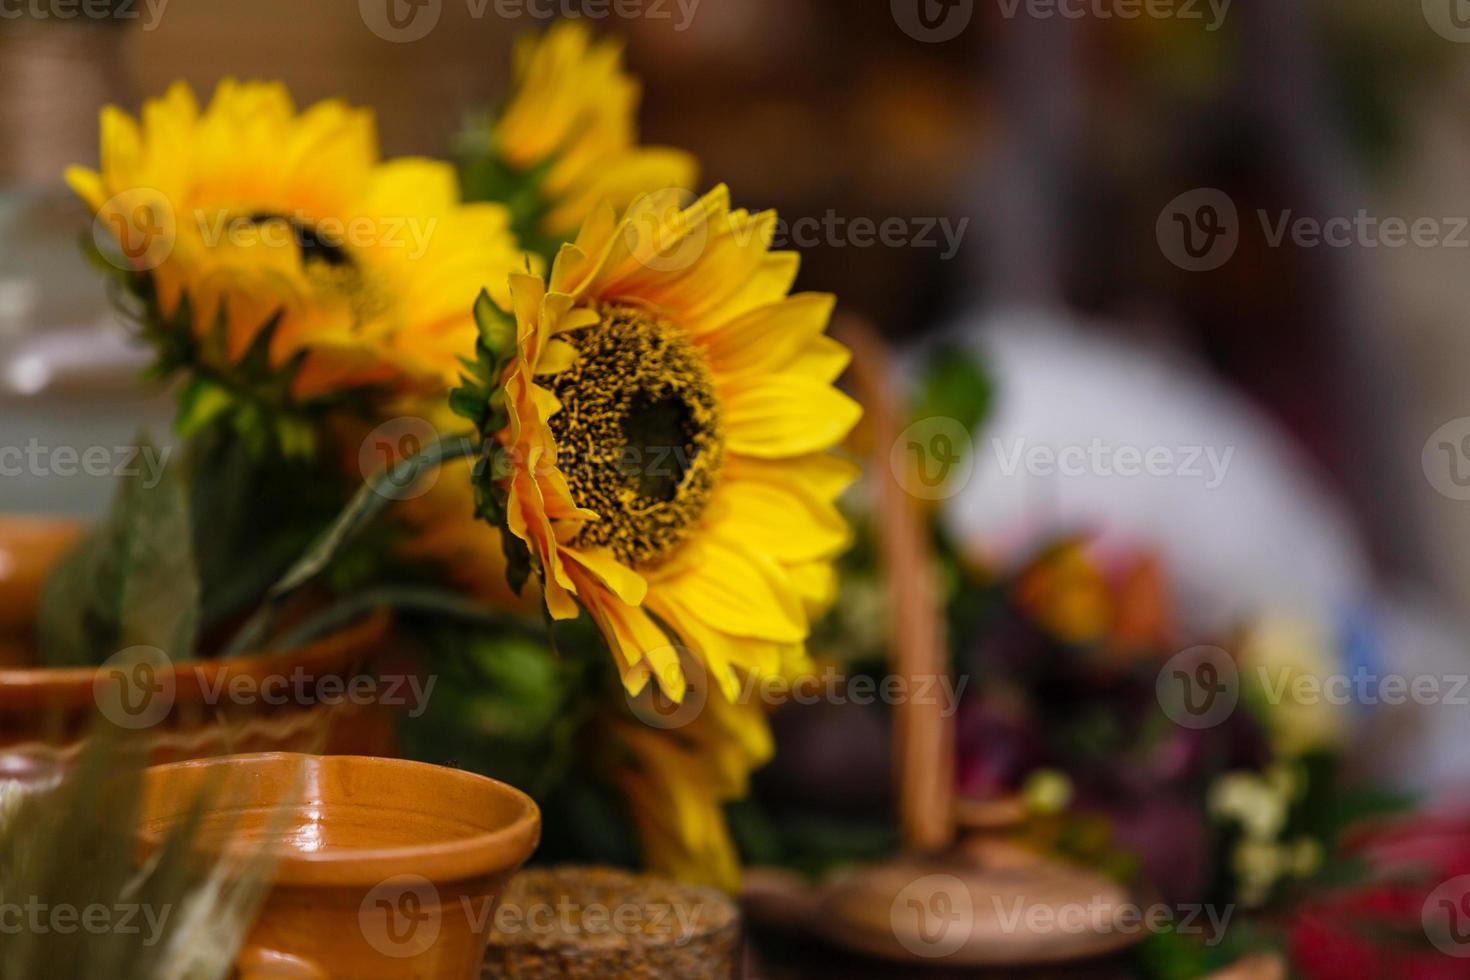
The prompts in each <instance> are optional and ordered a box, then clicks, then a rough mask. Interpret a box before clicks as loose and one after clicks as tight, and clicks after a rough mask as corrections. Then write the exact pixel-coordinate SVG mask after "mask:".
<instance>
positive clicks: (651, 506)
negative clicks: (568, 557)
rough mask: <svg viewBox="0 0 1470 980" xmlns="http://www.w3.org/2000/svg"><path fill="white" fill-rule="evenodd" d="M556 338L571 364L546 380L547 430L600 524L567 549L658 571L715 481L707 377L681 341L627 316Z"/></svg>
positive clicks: (713, 408) (716, 435) (612, 313)
mask: <svg viewBox="0 0 1470 980" xmlns="http://www.w3.org/2000/svg"><path fill="white" fill-rule="evenodd" d="M562 336H563V338H564V339H565V340H566V341H567V342H569V343H571V344H572V345H573V346H574V347H576V348H577V359H576V361H575V362H574V363H573V365H572V366H571V367H570V368H568V369H567V370H565V371H562V372H560V373H558V374H554V375H551V376H550V377H548V378H546V379H544V380H545V382H546V384H547V387H549V388H550V389H551V391H552V392H553V393H554V394H555V395H556V397H557V398H558V399H559V400H560V401H561V404H562V410H561V411H560V412H557V413H556V414H555V415H553V416H551V419H550V421H549V424H550V426H551V431H552V433H553V434H554V435H555V436H556V441H557V449H558V453H557V461H558V467H559V468H560V469H561V470H562V472H563V473H565V474H566V477H567V481H568V483H569V484H570V485H571V490H572V495H573V496H574V497H575V498H576V500H577V503H579V504H580V505H582V506H583V507H587V508H589V509H591V510H594V511H596V512H597V514H598V515H599V517H600V518H601V519H600V520H596V521H590V522H588V524H587V525H586V526H585V527H584V528H583V529H582V531H581V533H580V534H579V535H578V537H577V539H576V541H575V543H576V544H578V545H583V546H594V547H595V546H605V547H608V548H610V549H612V551H613V553H614V554H615V555H617V557H618V559H619V560H620V561H622V562H624V563H625V564H628V565H630V566H632V567H634V568H646V567H649V566H652V565H656V564H658V563H659V562H660V561H662V560H663V559H665V558H667V557H668V556H669V554H670V553H671V552H672V551H673V550H674V549H675V548H676V547H677V546H678V545H679V544H680V542H682V541H683V540H684V539H685V538H686V537H688V535H689V532H690V531H691V530H692V529H693V527H694V526H695V524H697V523H698V521H699V518H700V517H701V515H703V513H704V510H705V507H706V505H707V504H708V503H709V498H710V494H711V492H712V491H713V489H714V486H715V481H716V480H717V479H718V477H719V472H720V463H721V461H722V459H723V457H724V439H723V436H722V431H721V428H720V411H719V399H718V397H717V395H716V393H715V386H714V381H713V379H712V378H711V377H710V373H709V367H708V366H707V365H706V364H705V362H704V358H703V356H702V355H701V354H700V353H699V352H698V351H697V350H695V349H694V347H693V346H692V345H691V344H690V343H689V340H688V339H687V337H686V336H685V335H684V334H683V332H682V331H680V330H679V329H678V328H677V327H675V326H673V325H672V324H669V323H667V322H665V321H663V320H660V319H658V318H657V317H655V316H653V315H652V314H650V313H648V312H647V311H645V310H642V309H639V308H637V307H633V306H622V305H612V306H607V307H605V308H604V309H603V310H602V319H601V320H600V321H599V322H598V323H597V324H596V325H595V326H591V327H587V328H585V329H582V330H577V331H573V332H571V333H568V334H563V335H562Z"/></svg>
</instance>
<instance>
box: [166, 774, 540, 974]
mask: <svg viewBox="0 0 1470 980" xmlns="http://www.w3.org/2000/svg"><path fill="white" fill-rule="evenodd" d="M201 794H204V795H203V799H204V800H205V801H206V802H207V803H208V808H207V810H206V811H205V812H206V817H205V819H204V823H203V825H202V827H201V828H200V831H199V841H198V842H197V846H198V847H200V848H201V849H202V850H203V851H204V852H206V853H208V854H212V855H228V856H231V857H243V856H246V855H250V854H256V853H259V852H260V851H261V850H264V852H265V853H266V854H267V855H268V856H270V857H271V858H273V859H274V865H273V867H274V872H273V873H274V879H273V880H274V885H273V886H272V888H271V891H270V893H269V894H268V895H267V897H266V899H265V904H264V906H263V907H262V909H261V913H260V916H259V918H258V919H257V920H256V923H255V926H254V928H253V929H252V930H251V933H250V936H249V938H248V939H247V941H246V945H245V949H244V951H243V952H242V954H241V957H240V961H239V968H240V975H241V977H242V980H264V978H266V977H275V978H288V977H289V978H297V980H326V978H329V977H352V978H354V980H400V978H402V980H407V978H423V980H469V978H473V977H478V976H479V974H480V965H481V962H482V960H483V958H484V955H485V945H486V943H487V942H488V941H489V938H490V931H491V927H492V926H493V924H494V912H495V906H496V903H497V902H498V901H499V898H500V896H501V894H502V893H503V891H504V889H505V885H506V882H507V881H508V880H509V879H510V877H511V875H513V874H514V873H515V871H516V870H517V869H518V868H519V867H520V866H521V864H522V863H524V862H525V860H526V859H527V858H528V857H530V856H531V853H532V852H533V851H534V850H535V849H536V845H537V843H538V841H539V839H540V834H541V814H540V812H539V811H538V810H537V809H536V804H535V803H533V802H532V801H531V798H530V797H528V796H526V794H524V793H522V792H521V791H520V790H517V789H514V788H513V787H510V786H507V785H505V784H504V783H500V782H496V781H495V780H493V779H487V778H486V777H484V776H477V775H474V774H473V773H468V772H462V771H460V770H458V769H446V768H443V767H440V766H431V765H427V764H425V763H420V762H406V761H403V760H397V759H380V758H368V757H362V756H310V755H297V754H291V753H261V754H255V755H235V756H224V757H221V758H216V759H206V760H196V761H193V762H181V763H174V764H171V765H165V766H155V767H153V768H151V769H149V770H148V772H147V774H146V776H145V785H144V797H143V809H142V824H141V835H142V839H143V844H144V849H145V852H147V851H149V850H151V849H153V848H156V847H157V846H158V844H159V843H160V841H161V840H162V839H163V836H164V835H165V834H166V832H167V831H168V829H169V828H170V827H173V826H176V825H177V824H178V823H179V822H180V821H181V820H183V819H184V818H185V816H186V814H188V813H189V812H190V808H191V805H192V804H193V803H194V801H195V800H197V799H200V798H201Z"/></svg>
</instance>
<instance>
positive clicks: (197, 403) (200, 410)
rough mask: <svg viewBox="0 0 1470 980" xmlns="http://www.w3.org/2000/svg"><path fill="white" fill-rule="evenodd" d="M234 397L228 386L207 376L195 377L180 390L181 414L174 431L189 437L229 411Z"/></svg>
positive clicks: (176, 420)
mask: <svg viewBox="0 0 1470 980" xmlns="http://www.w3.org/2000/svg"><path fill="white" fill-rule="evenodd" d="M233 403H234V398H233V396H232V395H231V394H230V392H229V390H228V389H227V388H224V387H223V386H221V385H218V384H215V383H214V382H213V381H211V380H210V379H208V378H205V377H199V376H196V377H194V378H193V379H192V380H191V381H190V382H189V383H188V384H187V385H185V386H184V388H183V390H182V391H180V392H179V414H178V418H177V419H175V420H174V431H175V432H177V433H178V434H179V435H180V436H181V437H183V438H185V439H187V438H188V437H190V436H192V435H194V434H195V433H196V432H199V431H200V430H202V429H204V428H205V427H206V426H208V425H209V424H210V423H211V422H213V421H214V420H215V419H217V418H218V417H219V416H220V415H222V414H224V413H225V412H227V411H229V409H230V406H231V405H232V404H233Z"/></svg>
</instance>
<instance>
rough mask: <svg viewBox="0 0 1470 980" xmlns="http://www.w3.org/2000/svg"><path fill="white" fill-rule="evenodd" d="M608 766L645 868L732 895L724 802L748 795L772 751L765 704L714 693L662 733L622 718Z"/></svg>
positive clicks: (735, 877)
mask: <svg viewBox="0 0 1470 980" xmlns="http://www.w3.org/2000/svg"><path fill="white" fill-rule="evenodd" d="M608 736H609V737H608V738H607V740H606V742H605V744H606V745H607V746H608V751H607V764H608V768H609V770H610V771H611V773H612V774H613V779H614V782H616V784H617V786H618V788H619V790H620V791H621V792H622V794H623V796H624V798H625V799H626V801H627V804H628V812H629V815H630V816H631V817H632V820H633V824H634V826H635V828H636V829H637V833H638V838H639V841H640V842H641V844H642V848H643V861H644V864H646V865H647V866H648V867H649V868H650V869H652V870H653V871H656V872H658V873H659V874H664V875H668V876H669V877H672V878H675V879H678V880H679V881H684V882H688V883H690V884H699V885H711V886H714V887H716V888H721V889H724V890H725V891H727V892H732V893H733V892H735V891H738V890H739V887H740V857H739V854H738V852H737V850H736V847H735V842H734V841H733V840H732V839H731V837H730V830H729V827H728V825H727V824H726V821H725V804H726V803H729V802H731V801H734V800H740V799H744V798H745V796H746V795H747V794H748V793H749V792H750V774H751V772H753V771H754V770H755V769H758V768H760V767H761V766H762V765H764V764H765V763H766V762H768V761H769V760H770V758H771V755H772V753H773V752H774V750H775V746H774V743H773V740H772V738H771V731H770V726H769V725H768V724H767V722H766V716H765V711H764V709H763V708H762V707H761V706H759V705H754V704H750V703H732V702H729V701H726V700H725V699H724V698H723V697H722V696H720V695H719V694H718V692H712V694H711V696H710V698H709V700H708V702H707V704H706V705H705V706H704V710H702V711H701V712H700V713H699V714H698V715H697V716H696V717H695V718H694V719H693V720H692V721H691V722H690V723H689V724H688V725H685V726H683V727H681V728H678V729H675V730H670V731H661V730H659V729H657V728H653V727H649V726H647V725H645V724H643V723H642V722H641V721H635V720H629V719H625V718H620V719H618V720H615V721H613V722H611V723H610V724H609V726H608Z"/></svg>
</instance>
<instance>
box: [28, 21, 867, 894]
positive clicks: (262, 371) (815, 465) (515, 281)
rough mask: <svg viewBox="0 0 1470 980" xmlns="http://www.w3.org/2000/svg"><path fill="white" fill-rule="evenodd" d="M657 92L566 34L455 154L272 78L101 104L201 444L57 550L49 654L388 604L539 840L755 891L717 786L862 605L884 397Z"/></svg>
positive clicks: (125, 296) (189, 437)
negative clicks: (852, 538) (853, 497)
mask: <svg viewBox="0 0 1470 980" xmlns="http://www.w3.org/2000/svg"><path fill="white" fill-rule="evenodd" d="M638 102H639V88H638V84H637V82H636V81H635V80H634V79H632V78H631V77H629V75H628V74H627V73H626V72H625V71H624V69H623V67H622V54H621V51H620V49H619V48H618V46H616V45H615V44H613V43H611V42H607V41H598V40H595V39H594V38H593V37H592V36H590V34H589V33H588V32H587V31H586V30H585V29H584V28H582V27H581V26H580V25H579V24H576V23H572V22H568V23H563V24H559V25H557V26H554V27H552V28H551V29H550V30H549V31H547V32H545V33H544V34H542V35H540V36H539V37H534V38H527V39H525V41H524V43H523V45H522V46H521V47H520V48H518V49H517V52H516V62H515V71H514V83H513V90H512V91H511V92H510V94H509V97H508V98H507V99H506V101H505V103H504V105H503V106H502V107H501V109H500V110H499V111H498V112H497V113H495V114H494V116H493V117H492V118H490V119H488V120H487V121H484V122H479V123H475V124H473V125H471V126H470V127H468V130H467V132H466V134H465V136H464V138H463V140H462V141H461V145H460V156H461V159H460V160H458V161H457V162H456V163H450V162H443V161H438V160H431V159H425V158H404V159H393V160H383V159H381V158H380V156H379V152H378V148H377V142H376V138H375V133H374V123H373V116H372V114H371V112H369V111H366V110H362V109H356V108H353V107H350V106H348V105H346V104H344V103H342V102H338V101H326V102H322V103H319V104H317V105H314V106H311V107H310V108H307V109H305V110H304V111H298V110H297V108H296V107H295V106H294V104H293V103H292V100H291V97H290V96H289V94H288V93H287V92H286V90H285V89H284V88H283V87H282V86H281V85H279V84H271V83H261V82H234V81H226V82H224V83H222V84H221V85H220V86H219V88H218V89H217V90H216V91H215V93H214V95H213V98H212V99H211V100H210V101H209V103H208V104H207V105H205V106H202V107H201V105H200V103H199V102H198V101H197V100H196V97H195V95H194V93H193V92H191V91H190V90H189V88H188V87H187V86H185V85H183V84H177V85H175V86H174V87H172V88H171V89H170V90H169V91H168V92H167V93H166V94H165V95H164V96H163V97H162V98H158V99H154V100H150V101H149V102H147V103H146V104H145V105H144V107H143V111H142V113H141V117H140V118H136V119H135V118H133V117H131V116H130V115H128V114H127V113H125V112H123V111H121V110H118V109H114V108H109V109H107V110H105V111H104V113H103V115H102V120H101V133H102V141H101V142H102V153H101V165H100V167H99V168H98V169H96V170H92V169H85V168H81V167H77V168H73V169H71V170H70V171H69V172H68V174H67V179H68V181H69V183H70V184H71V186H72V187H73V188H74V189H75V191H76V192H77V194H78V195H80V196H81V198H82V199H83V200H84V201H85V202H86V203H87V205H88V206H89V207H90V208H91V210H92V212H93V213H94V215H95V216H96V221H95V223H94V234H93V236H92V239H93V242H92V244H94V245H95V252H96V255H97V258H98V265H99V267H100V268H102V269H104V270H105V271H106V272H107V273H108V274H109V276H111V277H112V279H113V280H114V282H115V285H116V295H117V299H118V302H119V304H120V305H121V306H123V307H124V308H125V310H126V311H127V312H128V314H129V315H130V316H131V317H132V318H133V319H134V320H135V321H136V323H137V325H138V333H139V335H140V337H141V338H142V339H144V340H145V341H146V342H147V343H148V344H150V345H151V346H152V348H153V349H154V350H156V352H157V363H156V374H157V376H158V377H159V378H169V379H174V380H175V381H176V386H177V391H178V394H179V408H178V417H177V435H178V437H179V438H180V439H181V440H182V442H183V450H182V452H181V453H179V454H178V459H177V462H176V465H174V466H173V467H171V469H170V471H169V473H168V474H167V478H166V479H164V480H162V481H161V482H159V483H158V484H157V486H153V487H146V488H145V487H142V486H133V485H129V486H125V487H124V488H123V490H122V491H121V492H120V493H119V494H118V498H117V504H116V506H115V509H114V513H113V514H112V515H111V517H110V519H109V520H108V521H107V522H105V524H104V525H103V526H102V527H101V528H99V529H98V530H97V531H96V532H94V533H93V534H92V535H91V536H90V537H88V538H87V539H85V540H84V541H83V542H82V544H81V545H80V546H79V547H78V548H77V549H76V551H75V552H74V553H73V554H72V555H70V556H69V557H68V558H67V559H66V560H65V561H64V562H63V563H62V564H61V565H60V567H58V568H57V569H56V571H55V572H54V573H53V575H52V580H51V582H50V584H49V587H48V595H47V599H46V602H45V604H44V608H43V610H42V614H41V621H40V636H41V640H42V648H43V652H44V656H45V658H46V660H47V661H48V662H49V663H53V664H88V663H98V662H101V660H102V659H105V658H106V657H107V656H108V655H109V654H111V653H112V652H113V651H115V650H117V649H119V648H121V647H126V646H129V645H132V644H149V645H152V646H156V647H158V648H161V649H163V650H165V651H166V652H167V653H168V654H169V655H170V656H176V657H181V658H182V657H193V656H219V657H227V656H230V655H232V654H235V653H238V652H242V651H247V650H262V649H267V650H276V649H287V648H289V647H291V646H292V645H293V644H297V643H300V642H303V641H304V640H305V639H308V638H310V637H312V636H314V635H319V634H320V632H321V631H322V630H323V629H326V628H329V627H330V625H331V624H334V623H335V624H340V623H343V622H345V621H349V620H351V619H352V618H354V617H360V616H362V615H364V614H366V613H368V612H369V611H372V610H377V609H381V608H388V609H391V610H392V611H393V614H394V618H395V622H396V624H397V630H398V632H399V634H401V635H402V636H403V637H405V638H406V639H408V640H411V641H412V645H413V648H414V649H416V650H417V651H418V652H419V654H420V655H421V659H422V662H423V664H424V667H425V669H426V670H427V671H429V672H430V673H431V674H432V675H434V676H436V677H437V678H438V679H439V681H440V683H439V685H438V691H437V693H436V695H435V696H434V697H433V698H431V699H429V702H428V703H427V704H426V705H420V706H419V707H420V708H421V709H422V710H421V711H416V712H415V714H416V715H417V717H415V718H413V719H406V720H405V725H406V728H405V730H404V731H403V732H402V733H401V739H402V744H403V746H404V747H405V748H406V750H407V751H409V752H410V753H412V754H417V755H420V756H425V757H429V758H432V759H434V760H435V761H440V762H443V761H451V762H453V763H454V764H458V765H462V766H466V767H473V768H477V769H480V770H481V771H484V772H486V773H487V774H489V775H496V776H500V777H502V778H508V779H510V780H512V781H514V782H517V783H518V784H520V785H522V786H523V787H525V788H526V789H527V790H528V791H530V792H532V793H533V795H535V796H536V797H537V798H538V802H540V803H541V804H542V810H543V812H544V813H545V814H546V817H547V827H546V838H545V839H546V845H545V848H544V850H543V853H544V855H545V856H547V857H550V858H559V857H562V858H564V857H578V858H583V859H597V860H604V861H610V862H619V863H631V864H642V865H644V866H647V867H650V868H653V869H655V870H658V871H661V872H664V873H667V874H670V875H673V876H676V877H679V878H681V879H684V880H688V881H696V882H703V883H713V884H717V885H720V886H722V887H725V888H727V889H733V888H734V887H736V885H737V883H738V875H739V861H738V858H737V856H736V854H735V850H734V847H733V845H732V844H731V841H730V836H729V833H728V831H727V829H726V824H725V819H724V812H723V808H724V806H725V804H726V803H727V802H729V801H731V800H734V799H737V798H740V797H741V796H743V795H744V794H745V792H746V787H747V781H748V778H749V775H750V773H751V771H752V770H753V769H755V768H756V767H758V766H759V765H761V764H762V763H763V762H765V761H766V760H767V759H768V757H769V756H770V754H771V740H770V736H769V732H768V729H767V725H766V720H765V717H764V713H763V710H762V708H761V706H760V705H759V704H755V703H751V702H750V699H749V698H748V697H743V696H742V692H744V691H750V690H755V689H758V688H759V683H758V682H759V681H761V680H763V679H766V678H771V677H776V676H780V675H789V674H792V673H794V672H797V671H799V670H801V669H802V668H803V664H804V661H805V657H806V652H805V642H806V639H807V636H808V633H809V631H810V629H811V624H812V622H813V620H814V618H815V617H816V616H818V615H819V614H820V613H821V611H822V610H823V608H824V607H825V605H826V604H827V603H829V601H830V600H831V599H832V596H833V593H834V588H835V585H834V574H833V570H832V562H833V559H834V558H835V557H836V556H837V555H838V554H839V553H840V552H841V551H842V550H843V548H844V547H845V546H846V544H847V541H848V529H847V526H846V524H845V522H844V520H843V519H842V517H841V516H840V514H839V512H838V510H837V509H836V506H835V500H836V498H837V497H838V495H839V494H840V493H841V492H842V491H843V490H844V488H845V487H846V486H847V485H848V483H849V482H850V481H851V480H852V478H853V476H854V472H855V470H854V467H852V466H851V465H850V464H849V463H847V462H845V461H844V460H842V459H841V458H839V457H838V456H837V455H835V454H833V453H832V452H831V450H832V449H833V448H834V447H835V446H837V445H838V444H839V443H841V442H842V441H843V439H844V437H845V436H846V435H847V433H848V431H849V430H850V429H851V428H852V427H853V426H854V424H855V423H856V422H857V420H858V417H859V414H860V410H859V408H858V406H857V405H856V404H855V403H854V402H853V401H852V400H850V399H849V398H848V397H847V396H845V395H843V394H842V393H840V392H839V391H838V390H837V389H836V388H835V387H834V382H835V380H836V379H837V377H838V376H839V375H840V374H841V373H842V371H843V370H844V367H845V366H846V363H847V353H846V351H845V350H844V349H843V348H842V347H841V346H840V345H839V344H837V343H836V342H835V341H833V340H831V339H830V338H828V337H827V336H826V334H825V329H826V325H827V321H828V319H829V316H830V315H831V312H832V308H833V298H832V297H831V296H826V295H820V294H809V293H797V294H793V293H792V286H793V282H794V280H795V278H796V274H797V268H798V260H797V256H796V255H795V254H792V253H789V252H779V251H772V249H771V243H772V239H773V234H774V231H775V225H776V218H775V215H774V214H773V213H770V212H765V213H752V212H750V211H746V210H739V209H734V208H732V205H731V200H730V193H729V191H728V190H727V189H726V188H725V187H723V186H716V187H715V188H714V189H713V190H710V191H708V192H706V193H704V194H703V195H702V196H701V195H696V194H695V193H694V189H695V187H696V166H695V163H694V161H693V160H692V159H691V158H690V157H689V156H688V155H687V154H685V153H682V152H680V151H677V150H672V149H662V148H649V147H643V146H640V145H638V141H637V137H636V128H635V114H636V110H637V107H638ZM79 608H80V611H81V614H80V616H79V615H78V609H79ZM624 827H626V828H628V829H629V833H627V834H622V833H619V832H618V830H617V828H624ZM610 828H612V829H610Z"/></svg>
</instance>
